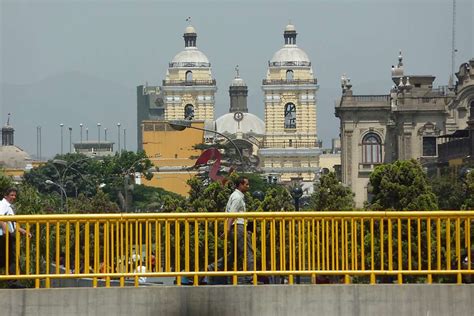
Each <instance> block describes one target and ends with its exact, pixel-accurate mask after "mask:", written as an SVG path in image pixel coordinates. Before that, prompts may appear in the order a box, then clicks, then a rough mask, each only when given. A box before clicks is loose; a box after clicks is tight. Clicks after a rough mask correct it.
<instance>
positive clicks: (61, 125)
mask: <svg viewBox="0 0 474 316" xmlns="http://www.w3.org/2000/svg"><path fill="white" fill-rule="evenodd" d="M59 126H60V127H61V155H62V154H63V127H64V124H63V123H61V124H59Z"/></svg>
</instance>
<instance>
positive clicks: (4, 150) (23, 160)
mask: <svg viewBox="0 0 474 316" xmlns="http://www.w3.org/2000/svg"><path fill="white" fill-rule="evenodd" d="M31 161H32V159H31V158H30V156H29V155H28V153H27V152H26V151H24V150H23V149H21V148H19V147H17V146H1V147H0V167H3V168H8V169H25V168H26V167H27V166H28V165H30V164H31Z"/></svg>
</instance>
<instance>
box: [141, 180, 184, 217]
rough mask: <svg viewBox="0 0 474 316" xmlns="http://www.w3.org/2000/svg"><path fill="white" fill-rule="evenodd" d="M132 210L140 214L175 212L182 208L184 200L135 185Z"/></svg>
mask: <svg viewBox="0 0 474 316" xmlns="http://www.w3.org/2000/svg"><path fill="white" fill-rule="evenodd" d="M132 196H133V201H134V204H133V206H134V208H135V209H137V210H139V211H140V212H163V211H175V210H176V209H177V208H181V209H182V208H183V207H184V203H185V199H184V197H182V196H181V195H179V194H176V193H173V192H170V191H166V190H165V189H162V188H155V187H150V186H145V185H135V186H134V188H133V191H132Z"/></svg>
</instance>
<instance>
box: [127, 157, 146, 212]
mask: <svg viewBox="0 0 474 316" xmlns="http://www.w3.org/2000/svg"><path fill="white" fill-rule="evenodd" d="M146 159H148V158H140V159H138V160H136V161H134V162H133V163H132V165H131V166H130V167H129V168H128V169H127V170H124V171H123V175H124V179H123V189H124V191H123V193H124V211H125V213H127V212H128V186H129V184H128V180H129V179H130V178H129V177H130V171H131V170H132V169H133V168H134V167H135V165H136V164H137V163H139V162H142V161H143V160H146Z"/></svg>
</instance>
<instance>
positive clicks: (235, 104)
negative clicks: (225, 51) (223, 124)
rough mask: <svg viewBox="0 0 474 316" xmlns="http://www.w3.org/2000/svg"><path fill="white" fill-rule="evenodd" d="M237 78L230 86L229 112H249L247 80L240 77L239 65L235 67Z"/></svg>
mask: <svg viewBox="0 0 474 316" xmlns="http://www.w3.org/2000/svg"><path fill="white" fill-rule="evenodd" d="M235 72H236V75H235V78H234V80H232V84H231V85H230V87H229V96H230V109H229V112H231V113H235V112H243V113H247V112H248V111H249V110H248V108H247V96H248V94H249V90H248V88H247V85H246V84H245V81H244V80H243V79H242V78H240V75H239V66H237V67H235Z"/></svg>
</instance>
